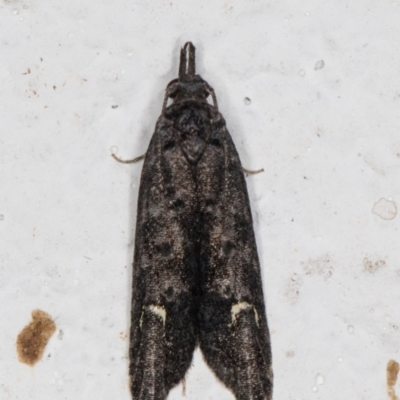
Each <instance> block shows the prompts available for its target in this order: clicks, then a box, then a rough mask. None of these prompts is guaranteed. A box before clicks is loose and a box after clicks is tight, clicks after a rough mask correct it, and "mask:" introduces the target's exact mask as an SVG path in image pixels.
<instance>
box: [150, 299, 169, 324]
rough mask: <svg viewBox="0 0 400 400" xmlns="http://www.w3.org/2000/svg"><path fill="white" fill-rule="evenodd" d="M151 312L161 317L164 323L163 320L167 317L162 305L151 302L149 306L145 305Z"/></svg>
mask: <svg viewBox="0 0 400 400" xmlns="http://www.w3.org/2000/svg"><path fill="white" fill-rule="evenodd" d="M147 308H148V309H149V310H150V311H151V312H152V313H153V314H156V315H158V316H159V317H161V319H162V321H163V325H165V320H166V318H167V313H166V311H165V308H164V307H162V306H156V305H153V304H151V305H150V306H148V307H147Z"/></svg>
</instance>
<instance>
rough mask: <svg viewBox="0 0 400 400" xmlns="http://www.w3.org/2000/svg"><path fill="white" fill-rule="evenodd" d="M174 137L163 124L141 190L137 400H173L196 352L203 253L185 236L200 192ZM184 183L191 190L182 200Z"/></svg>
mask: <svg viewBox="0 0 400 400" xmlns="http://www.w3.org/2000/svg"><path fill="white" fill-rule="evenodd" d="M172 135H173V128H172V126H171V125H170V124H168V123H167V122H166V121H165V118H164V117H160V119H159V121H158V123H157V126H156V131H155V134H154V135H153V138H152V140H151V142H150V145H149V148H148V151H147V153H146V157H145V161H144V165H143V170H142V177H141V183H140V191H139V199H138V213H137V226H136V241H135V255H134V264H133V291H132V311H131V319H132V326H131V336H130V376H131V392H132V395H133V399H134V400H136V399H140V400H147V399H154V400H156V399H157V400H158V399H159V400H161V399H165V398H166V396H167V394H168V391H169V390H170V389H171V387H173V386H174V385H176V384H177V383H179V381H181V380H182V379H183V378H184V375H185V373H186V371H187V369H188V368H189V366H190V362H191V359H192V354H193V351H194V348H195V345H196V336H197V334H196V322H195V314H196V312H195V309H194V307H195V304H194V301H193V297H192V293H191V284H190V282H191V281H193V276H190V270H189V269H188V265H191V264H193V263H194V257H195V252H194V250H193V248H192V247H193V246H192V245H191V241H190V237H188V235H187V229H185V227H186V221H187V220H188V217H190V210H188V209H187V207H185V204H184V203H186V204H190V199H191V197H192V196H193V193H194V190H193V185H192V182H191V179H188V174H189V175H190V171H189V168H188V165H187V163H186V162H184V160H182V157H180V156H178V157H177V156H176V153H177V152H180V150H179V148H178V147H176V146H175V143H174V142H173V140H170V137H171V136H172ZM171 160H172V161H173V162H171ZM176 181H179V182H180V185H179V187H181V186H182V184H183V188H182V190H180V191H179V192H177V191H176V190H175V188H176V187H177V185H176ZM183 244H184V248H183Z"/></svg>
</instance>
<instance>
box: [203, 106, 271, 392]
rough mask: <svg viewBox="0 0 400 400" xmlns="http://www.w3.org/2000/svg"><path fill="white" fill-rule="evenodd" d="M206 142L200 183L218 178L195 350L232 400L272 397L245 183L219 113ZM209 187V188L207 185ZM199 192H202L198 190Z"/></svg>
mask: <svg viewBox="0 0 400 400" xmlns="http://www.w3.org/2000/svg"><path fill="white" fill-rule="evenodd" d="M213 120H214V124H213V137H212V141H211V142H214V143H216V144H219V147H218V153H219V154H218V159H219V160H220V163H221V164H220V165H219V166H218V168H217V169H216V170H215V171H214V172H215V173H210V171H209V170H208V169H209V168H210V166H211V168H212V167H213V165H215V163H214V162H213V159H214V157H215V154H213V153H215V146H209V147H208V148H207V150H208V151H207V150H206V152H205V153H204V155H203V157H202V159H201V160H200V162H199V165H198V168H199V170H202V169H203V170H205V171H207V170H208V171H207V173H204V174H203V177H204V179H203V181H202V184H203V185H204V187H207V186H210V184H211V183H210V182H209V180H208V179H209V177H210V176H211V177H213V176H215V175H219V177H220V180H221V181H220V182H219V184H218V185H214V186H213V187H214V189H215V193H214V196H213V197H214V198H213V200H214V201H213V208H212V212H211V213H210V212H207V211H206V210H205V211H204V215H205V216H207V219H206V220H207V227H206V230H207V231H208V232H209V233H210V242H209V248H210V261H209V263H208V265H207V270H206V274H205V275H206V278H205V281H204V289H203V290H204V294H203V300H202V305H201V310H200V314H199V315H200V322H199V329H200V348H201V350H202V352H203V354H204V356H205V359H206V361H207V363H208V364H209V366H210V367H211V368H212V369H213V371H214V372H215V374H216V375H217V376H218V378H219V379H220V380H221V381H222V382H223V383H224V384H225V385H226V386H227V387H229V388H230V389H231V390H232V391H233V392H234V394H235V396H236V398H237V399H238V400H248V399H252V400H256V399H257V400H258V399H260V400H261V399H270V398H271V396H272V369H271V349H270V340H269V333H268V327H267V319H266V315H265V306H264V301H263V293H262V282H261V275H260V265H259V260H258V255H257V249H256V243H255V237H254V232H253V224H252V217H251V211H250V206H249V199H248V194H247V189H246V182H245V178H244V174H243V171H242V167H241V163H240V160H239V157H238V154H237V151H236V149H235V146H234V144H233V141H232V139H231V137H230V135H229V133H228V131H227V130H226V127H225V122H224V120H223V118H222V116H221V115H220V114H217V115H216V116H214V119H213ZM211 186H212V184H211ZM199 191H200V192H201V193H203V192H204V193H207V190H204V188H201V187H200V186H199Z"/></svg>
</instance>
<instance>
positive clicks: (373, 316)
mask: <svg viewBox="0 0 400 400" xmlns="http://www.w3.org/2000/svg"><path fill="white" fill-rule="evenodd" d="M399 21H400V1H398V0H395V1H370V0H356V1H352V2H347V1H337V0H326V1H324V2H317V1H311V0H310V1H303V0H302V1H294V0H291V1H288V0H286V1H285V0H282V1H279V2H278V1H261V0H258V1H257V0H253V1H251V0H248V1H244V0H234V1H233V0H225V1H221V0H207V1H204V0H203V1H194V0H191V1H188V0H185V1H184V0H180V1H152V2H150V1H137V2H136V3H135V2H133V1H126V0H117V1H114V2H110V1H103V0H97V1H89V0H83V1H82V0H79V1H78V0H69V1H68V2H57V1H50V0H44V1H37V0H27V1H25V0H16V1H13V0H1V3H0V33H1V40H0V55H1V57H0V59H1V62H0V97H1V101H0V117H1V136H0V168H1V173H0V189H1V195H0V214H1V215H2V217H0V235H1V241H0V321H1V322H0V326H1V328H0V398H1V399H2V400H15V399H21V400H22V399H23V400H26V399H34V400H39V399H40V400H50V399H51V400H53V399H74V400H77V399H78V400H79V399H88V400H102V399H104V400H106V399H107V400H108V399H118V400H129V399H130V396H129V391H128V386H127V349H128V342H127V333H128V329H129V320H128V317H129V302H130V284H131V277H130V276H131V260H132V253H133V246H132V243H133V237H134V220H135V217H136V200H137V190H138V182H139V176H140V170H141V166H140V165H121V164H118V163H116V162H115V161H114V160H113V159H112V158H111V157H110V152H111V150H110V149H111V148H112V147H116V149H117V154H118V155H119V156H120V157H122V158H131V157H134V156H138V155H140V154H142V153H143V152H144V151H145V150H146V148H147V145H148V142H149V140H150V137H151V134H152V132H153V128H154V124H155V121H156V119H157V117H158V115H159V113H160V110H161V105H162V100H163V93H164V88H165V86H166V84H167V83H168V82H169V81H170V80H171V79H173V78H175V77H176V75H177V67H178V52H179V48H180V46H181V45H182V44H183V43H184V42H185V41H187V40H191V41H193V43H194V44H195V46H196V47H197V56H198V58H197V60H198V62H197V71H198V73H199V74H201V75H202V76H203V78H204V79H206V80H207V81H208V82H209V83H210V85H212V86H213V87H214V89H215V91H216V94H217V98H218V102H219V107H220V110H221V112H222V113H223V115H224V116H225V119H226V120H227V123H228V128H229V130H230V132H231V134H232V137H233V139H234V141H235V143H236V146H237V148H238V151H239V153H240V155H241V159H242V163H243V165H244V166H245V167H246V168H248V169H258V168H260V167H263V168H264V169H265V172H264V173H263V174H259V175H256V176H252V177H249V178H248V179H247V182H248V188H249V194H250V198H251V205H252V210H253V216H254V225H255V231H256V236H257V242H258V246H259V253H260V257H261V262H262V268H263V271H262V272H263V280H264V289H265V294H266V300H267V311H268V318H269V324H270V329H271V334H272V349H273V356H274V371H275V396H274V399H276V400H280V399H282V400H310V399H316V400H317V399H324V400H337V399H339V398H341V399H363V400H369V399H371V400H372V399H374V400H376V399H385V398H387V394H386V372H385V370H386V364H387V362H388V360H389V359H391V358H393V359H395V360H397V361H400V350H399V348H400V328H399V326H400V306H399V305H400V246H399V239H400V236H399V232H398V227H399V218H400V217H399V216H398V215H396V213H397V209H398V204H399V203H398V202H399V201H400V51H399V37H400V25H399ZM245 98H248V99H245ZM249 103H250V104H249ZM112 106H118V107H117V108H113V107H112ZM381 199H384V200H383V201H382V200H381ZM373 210H374V211H373ZM388 217H389V218H388ZM35 308H41V309H43V310H44V311H46V312H48V313H50V314H51V315H52V316H53V318H54V319H55V322H56V324H57V327H58V331H57V332H56V334H55V335H54V336H53V337H52V339H51V341H50V342H49V345H48V347H47V348H46V351H45V356H44V358H43V360H42V361H40V362H39V363H38V364H37V365H36V366H35V367H34V368H30V367H27V366H25V365H23V364H21V363H19V362H18V360H17V356H16V351H15V340H16V337H17V334H18V333H19V332H20V330H21V329H22V328H23V327H24V326H25V325H26V324H27V323H28V322H29V320H30V313H31V310H32V309H35ZM61 331H62V332H61ZM399 392H400V385H399V383H398V384H397V393H398V394H399ZM180 398H182V387H181V386H179V387H177V388H176V389H174V390H173V391H172V392H171V395H170V399H180ZM185 398H186V399H188V400H190V399H219V400H225V399H226V400H227V399H233V396H232V395H231V394H230V392H228V391H227V390H226V389H225V388H224V387H223V386H221V385H219V383H218V382H217V381H216V379H215V377H214V376H213V374H212V373H211V372H210V371H209V370H208V369H207V367H205V366H204V364H203V362H202V359H201V355H200V354H199V353H196V355H195V358H194V366H193V367H192V368H191V369H190V371H189V373H188V376H187V380H186V397H185Z"/></svg>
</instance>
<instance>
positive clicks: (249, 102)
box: [244, 97, 251, 106]
mask: <svg viewBox="0 0 400 400" xmlns="http://www.w3.org/2000/svg"><path fill="white" fill-rule="evenodd" d="M244 104H246V106H249V105H250V104H251V99H250V98H248V97H245V98H244Z"/></svg>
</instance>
